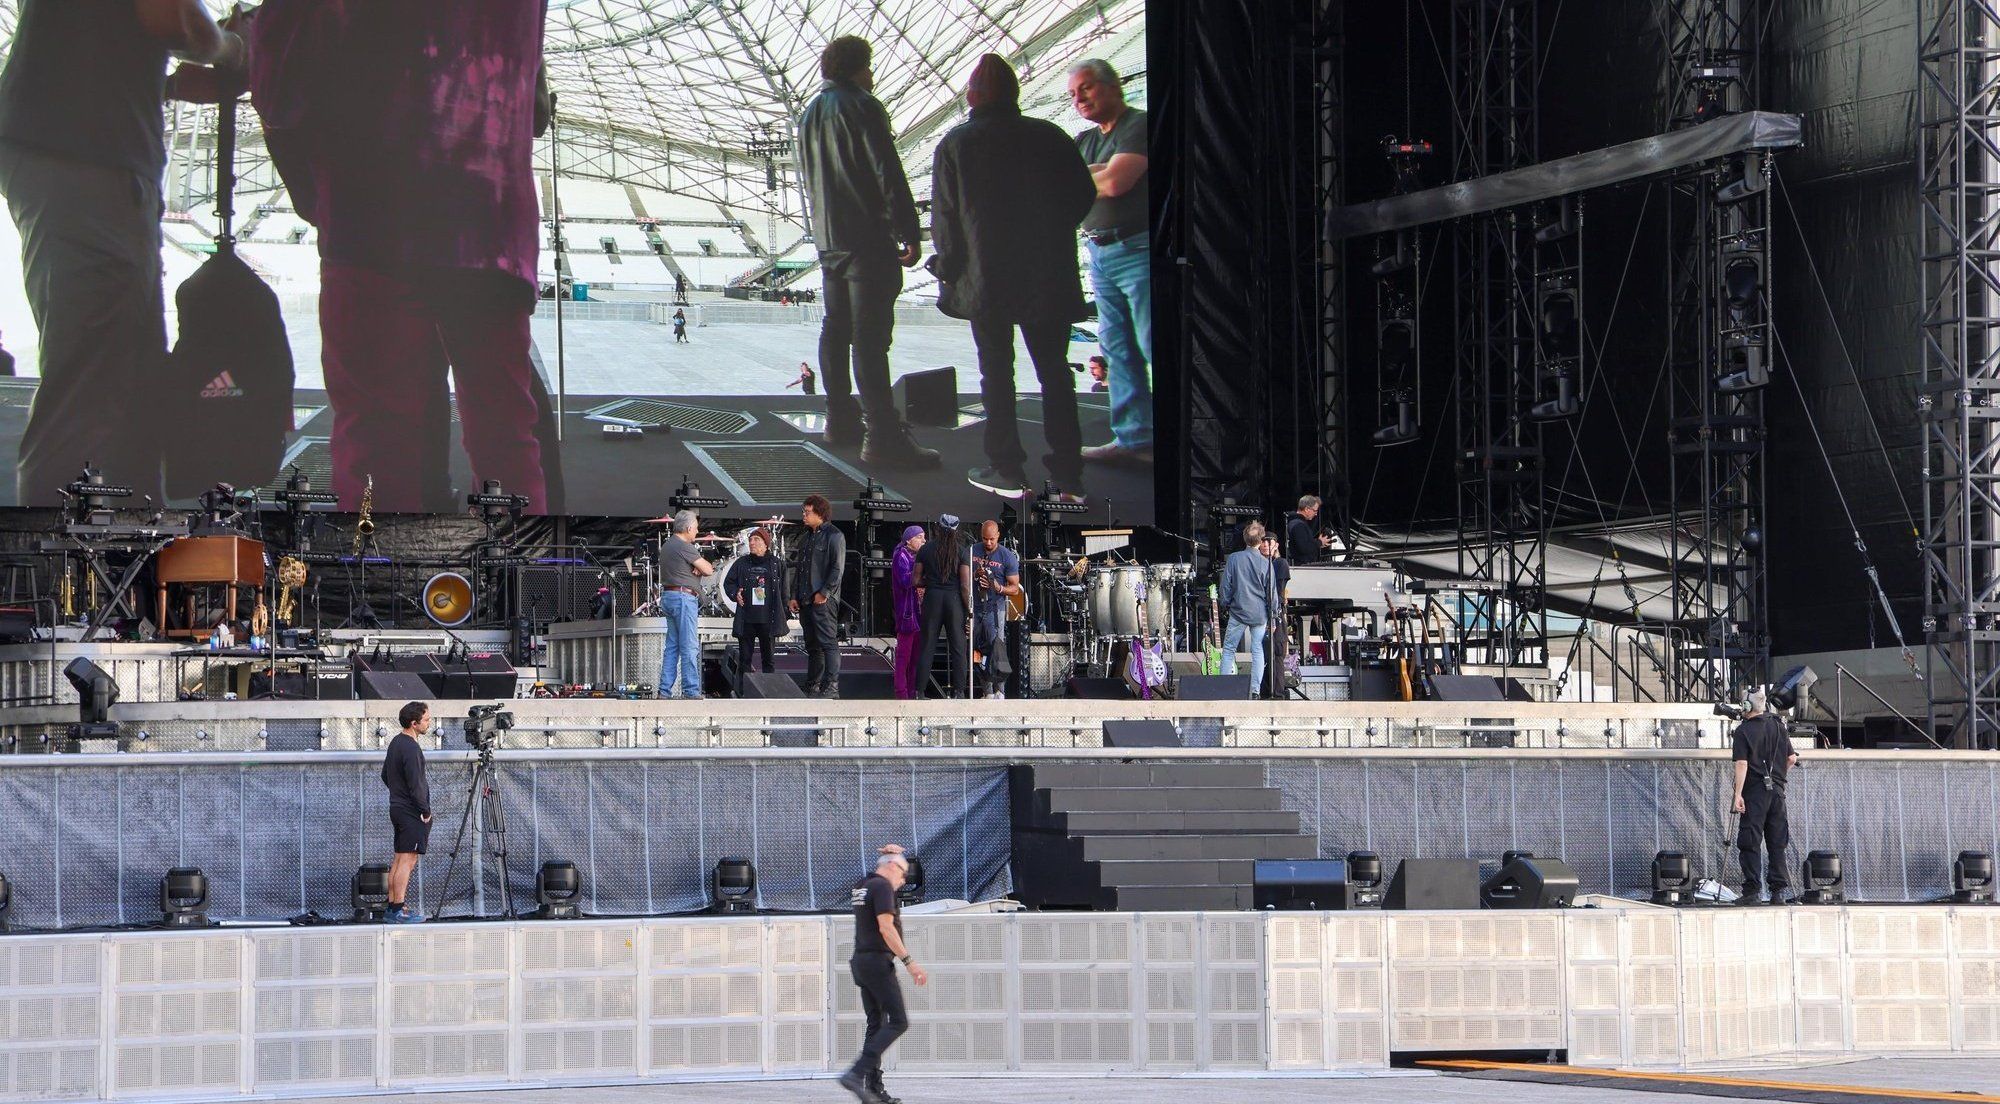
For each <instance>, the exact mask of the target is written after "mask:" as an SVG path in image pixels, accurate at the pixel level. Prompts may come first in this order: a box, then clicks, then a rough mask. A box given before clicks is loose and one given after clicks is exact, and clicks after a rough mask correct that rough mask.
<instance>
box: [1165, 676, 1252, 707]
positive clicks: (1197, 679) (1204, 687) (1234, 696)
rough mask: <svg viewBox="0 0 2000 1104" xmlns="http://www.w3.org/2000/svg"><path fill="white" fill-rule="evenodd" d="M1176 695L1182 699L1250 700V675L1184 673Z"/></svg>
mask: <svg viewBox="0 0 2000 1104" xmlns="http://www.w3.org/2000/svg"><path fill="white" fill-rule="evenodd" d="M1174 696H1175V697H1177V698H1179V699H1180V700H1181V701H1248V700H1250V676H1249V675H1182V676H1181V681H1180V684H1179V685H1178V686H1177V687H1176V688H1175V693H1174Z"/></svg>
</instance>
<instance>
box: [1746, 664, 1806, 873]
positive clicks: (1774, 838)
mask: <svg viewBox="0 0 2000 1104" xmlns="http://www.w3.org/2000/svg"><path fill="white" fill-rule="evenodd" d="M1769 708H1770V705H1769V692H1768V691H1766V690H1764V689H1762V688H1761V687H1760V688H1758V689H1756V690H1752V691H1750V695H1749V697H1748V698H1747V699H1745V706H1744V710H1743V723H1742V724H1740V725H1737V726H1736V735H1735V737H1734V739H1732V741H1731V749H1730V753H1729V757H1730V759H1732V760H1734V762H1733V763H1731V767H1732V768H1733V771H1734V776H1735V781H1736V787H1735V794H1734V796H1733V798H1732V800H1731V802H1730V811H1732V812H1734V813H1737V814H1740V815H1741V816H1742V818H1743V819H1742V821H1741V822H1740V823H1739V824H1738V825H1737V826H1736V855H1737V859H1738V861H1740V862H1741V863H1742V866H1743V896H1741V897H1739V898H1737V903H1738V904H1742V905H1754V904H1757V903H1758V901H1759V899H1760V897H1761V888H1762V887H1761V885H1760V882H1761V879H1760V878H1759V877H1758V873H1759V871H1758V865H1759V863H1760V861H1764V857H1763V856H1760V855H1759V854H1758V851H1759V850H1762V851H1764V852H1766V854H1767V855H1768V856H1769V858H1768V861H1765V862H1764V865H1766V866H1767V868H1768V869H1769V871H1770V883H1771V903H1772V904H1778V903H1781V902H1782V900H1783V899H1784V895H1785V887H1786V885H1788V884H1789V883H1788V882H1787V880H1786V877H1785V848H1786V847H1787V846H1789V845H1790V844H1791V842H1792V830H1791V824H1790V823H1789V822H1788V821H1787V819H1786V816H1785V780H1786V777H1787V776H1788V775H1789V774H1790V773H1791V769H1792V765H1793V764H1795V763H1797V762H1798V761H1799V757H1798V756H1797V755H1796V754H1794V753H1793V751H1792V737H1791V734H1790V733H1789V732H1788V731H1787V730H1786V728H1785V722H1784V719H1783V718H1781V717H1778V716H1776V715H1774V714H1772V713H1771V712H1769Z"/></svg>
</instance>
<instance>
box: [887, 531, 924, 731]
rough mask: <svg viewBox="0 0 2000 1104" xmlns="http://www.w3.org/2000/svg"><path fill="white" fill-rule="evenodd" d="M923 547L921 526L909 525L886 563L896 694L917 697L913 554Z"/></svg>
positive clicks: (918, 626)
mask: <svg viewBox="0 0 2000 1104" xmlns="http://www.w3.org/2000/svg"><path fill="white" fill-rule="evenodd" d="M923 548H924V527H923V526H921V525H912V526H910V527H908V528H906V529H904V530H903V539H902V540H900V541H897V542H896V555H895V558H894V559H893V560H892V561H891V562H890V571H889V591H890V597H892V598H893V599H894V600H895V606H896V697H898V698H901V699H903V700H905V701H907V700H909V699H910V698H914V697H916V696H917V689H918V683H917V640H918V638H919V637H920V636H922V635H923V633H922V630H923V609H922V605H923V603H922V600H921V599H920V598H919V597H918V594H917V553H919V552H921V551H923Z"/></svg>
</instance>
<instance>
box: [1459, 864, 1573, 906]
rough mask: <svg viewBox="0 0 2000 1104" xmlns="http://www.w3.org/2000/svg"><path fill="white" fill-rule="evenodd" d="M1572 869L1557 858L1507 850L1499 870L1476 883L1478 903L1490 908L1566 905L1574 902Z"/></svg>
mask: <svg viewBox="0 0 2000 1104" xmlns="http://www.w3.org/2000/svg"><path fill="white" fill-rule="evenodd" d="M1576 895H1577V879H1576V871H1574V870H1571V869H1570V868H1569V864H1567V863H1565V862H1563V861H1562V860H1561V859H1543V858H1537V857H1536V856H1534V855H1531V854H1529V853H1527V852H1525V851H1520V852H1509V853H1508V855H1507V857H1506V858H1504V859H1502V860H1501V863H1500V872H1499V873H1497V874H1495V875H1493V876H1492V877H1491V878H1488V879H1486V881H1485V882H1483V883H1481V885H1480V887H1479V903H1480V904H1482V905H1484V906H1486V907H1487V908H1490V909H1531V908H1568V907H1570V906H1571V905H1573V904H1575V903H1576Z"/></svg>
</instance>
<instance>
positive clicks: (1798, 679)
mask: <svg viewBox="0 0 2000 1104" xmlns="http://www.w3.org/2000/svg"><path fill="white" fill-rule="evenodd" d="M1818 682H1819V672H1817V671H1814V670H1813V669H1812V668H1811V667H1807V666H1804V665H1803V664H1801V665H1800V666H1797V667H1794V668H1792V669H1791V670H1789V671H1786V672H1785V673H1784V675H1783V676H1781V677H1780V678H1779V679H1778V681H1777V682H1776V683H1775V684H1773V685H1772V687H1771V708H1773V709H1793V710H1796V709H1802V708H1804V707H1805V705H1806V704H1807V703H1808V702H1810V701H1812V688H1813V687H1814V685H1816V684H1817V683H1818Z"/></svg>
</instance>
